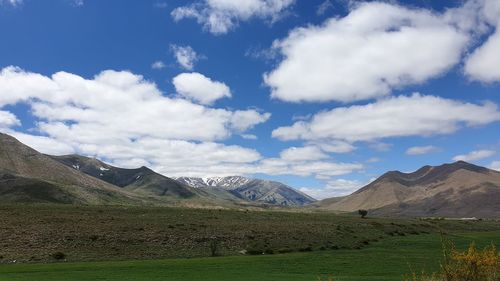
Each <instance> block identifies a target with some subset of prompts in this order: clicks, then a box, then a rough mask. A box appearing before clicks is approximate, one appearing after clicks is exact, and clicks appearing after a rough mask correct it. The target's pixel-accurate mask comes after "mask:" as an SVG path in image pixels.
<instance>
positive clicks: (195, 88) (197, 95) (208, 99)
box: [172, 72, 231, 105]
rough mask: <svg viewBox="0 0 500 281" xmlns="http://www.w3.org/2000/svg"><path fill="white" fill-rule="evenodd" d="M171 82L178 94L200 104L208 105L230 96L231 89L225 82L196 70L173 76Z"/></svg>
mask: <svg viewBox="0 0 500 281" xmlns="http://www.w3.org/2000/svg"><path fill="white" fill-rule="evenodd" d="M172 83H173V84H174V86H175V90H176V91H177V93H178V94H179V95H181V96H183V97H185V98H189V99H192V100H194V101H197V102H199V103H201V104H207V105H209V104H213V103H214V102H215V101H216V100H218V99H220V98H225V97H227V98H229V97H231V91H230V89H229V87H228V86H227V85H226V84H224V83H222V82H218V81H213V80H212V79H210V78H208V77H206V76H204V75H203V74H200V73H197V72H192V73H182V74H179V75H177V76H176V77H174V79H173V80H172Z"/></svg>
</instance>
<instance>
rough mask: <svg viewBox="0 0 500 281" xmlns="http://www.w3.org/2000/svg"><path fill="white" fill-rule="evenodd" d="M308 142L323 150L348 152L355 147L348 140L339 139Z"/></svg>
mask: <svg viewBox="0 0 500 281" xmlns="http://www.w3.org/2000/svg"><path fill="white" fill-rule="evenodd" d="M309 144H313V145H316V146H318V147H320V148H321V149H322V150H323V151H325V152H330V153H348V152H352V151H354V150H356V147H355V146H354V145H352V144H351V143H349V142H346V141H340V140H329V141H325V142H314V141H312V142H309Z"/></svg>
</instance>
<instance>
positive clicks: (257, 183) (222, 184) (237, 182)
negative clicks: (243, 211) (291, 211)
mask: <svg viewBox="0 0 500 281" xmlns="http://www.w3.org/2000/svg"><path fill="white" fill-rule="evenodd" d="M176 180H177V181H179V182H182V183H184V184H188V185H190V186H192V187H195V188H198V189H206V190H210V189H212V188H218V189H224V190H227V191H228V192H230V193H231V194H233V195H234V196H236V197H238V198H241V199H244V200H249V201H253V202H262V203H267V204H273V205H282V206H302V205H306V204H309V203H312V202H314V201H315V200H314V199H313V198H311V197H309V196H307V195H306V194H303V193H302V192H300V191H297V190H295V189H293V188H291V187H289V186H287V185H285V184H282V183H279V182H275V181H266V180H260V179H249V178H246V177H240V176H231V177H214V178H190V177H179V178H176Z"/></svg>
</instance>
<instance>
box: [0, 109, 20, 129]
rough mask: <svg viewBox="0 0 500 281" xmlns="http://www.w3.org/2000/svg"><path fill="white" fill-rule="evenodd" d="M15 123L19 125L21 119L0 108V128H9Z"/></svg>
mask: <svg viewBox="0 0 500 281" xmlns="http://www.w3.org/2000/svg"><path fill="white" fill-rule="evenodd" d="M16 125H21V121H19V119H17V117H16V116H15V115H14V114H12V112H9V111H3V110H0V128H9V127H12V126H16Z"/></svg>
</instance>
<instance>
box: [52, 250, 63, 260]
mask: <svg viewBox="0 0 500 281" xmlns="http://www.w3.org/2000/svg"><path fill="white" fill-rule="evenodd" d="M51 256H52V258H54V259H55V260H63V259H65V258H66V254H64V253H63V252H55V253H53V254H52V255H51Z"/></svg>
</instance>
